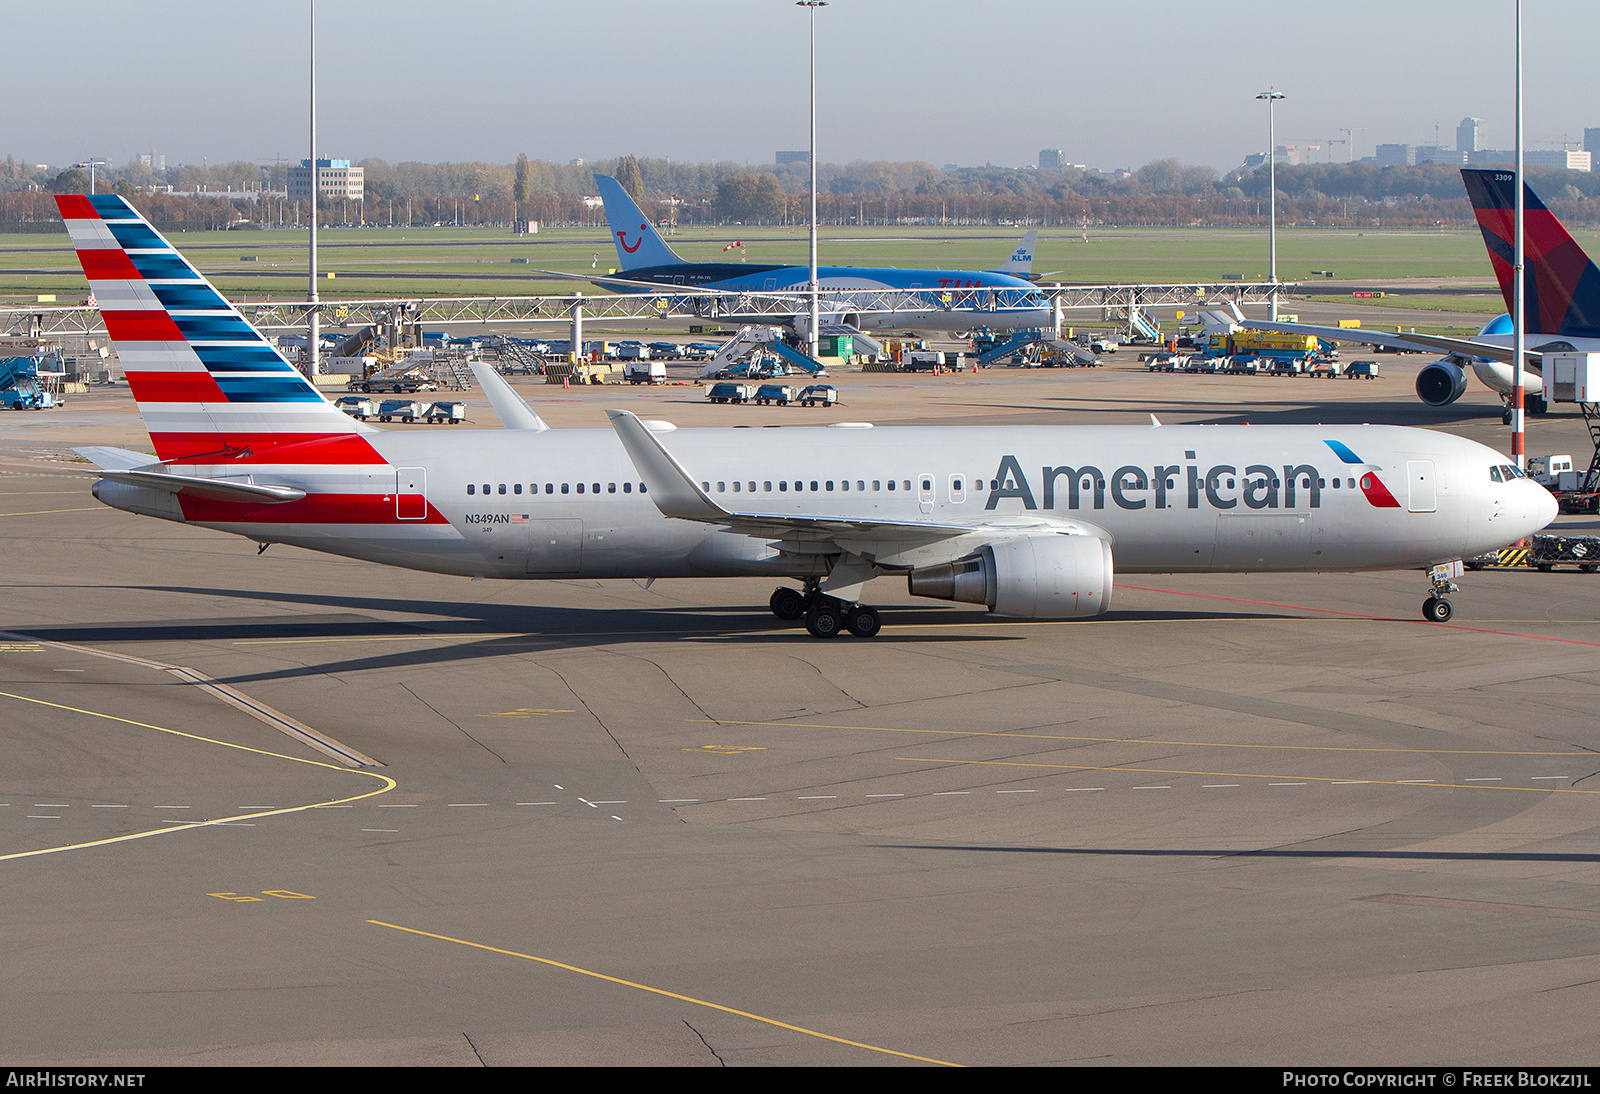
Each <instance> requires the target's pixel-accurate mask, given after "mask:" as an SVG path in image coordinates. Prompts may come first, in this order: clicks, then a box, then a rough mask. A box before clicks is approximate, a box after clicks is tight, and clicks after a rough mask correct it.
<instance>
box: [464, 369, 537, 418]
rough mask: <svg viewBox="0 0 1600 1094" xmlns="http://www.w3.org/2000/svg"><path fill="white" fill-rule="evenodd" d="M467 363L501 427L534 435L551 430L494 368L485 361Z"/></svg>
mask: <svg viewBox="0 0 1600 1094" xmlns="http://www.w3.org/2000/svg"><path fill="white" fill-rule="evenodd" d="M467 363H468V364H470V365H471V366H472V375H474V376H476V377H477V378H478V386H479V387H481V388H483V393H484V395H486V396H487V397H488V399H489V405H490V406H491V407H493V408H494V412H495V415H496V416H497V417H499V419H500V424H501V425H503V426H505V427H506V428H507V429H525V430H528V431H530V432H533V433H542V432H543V431H545V430H546V429H549V428H550V427H549V426H548V425H546V424H545V423H544V419H542V418H540V417H539V415H537V414H535V413H534V411H533V408H532V407H531V406H529V405H528V404H527V403H526V402H524V401H523V398H522V396H520V395H518V394H517V393H516V390H515V389H514V388H512V386H511V385H510V384H508V383H506V381H505V378H504V377H502V376H501V375H500V374H499V373H498V372H496V371H495V370H494V368H493V366H491V365H490V364H488V363H487V362H485V361H469V362H467Z"/></svg>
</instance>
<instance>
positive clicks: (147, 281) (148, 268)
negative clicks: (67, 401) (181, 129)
mask: <svg viewBox="0 0 1600 1094" xmlns="http://www.w3.org/2000/svg"><path fill="white" fill-rule="evenodd" d="M56 206H57V208H59V209H60V210H61V219H62V220H64V221H65V222H66V225H67V231H68V233H69V234H70V235H71V237H72V245H73V247H74V248H76V250H77V252H78V261H79V262H80V263H81V264H82V265H83V272H84V276H86V277H87V278H88V279H89V284H90V286H91V287H92V288H93V290H94V295H95V297H96V299H97V300H98V301H99V305H100V317H101V319H102V320H103V321H104V322H105V325H106V332H107V333H108V334H109V335H110V336H111V341H112V342H113V343H114V344H115V346H116V350H117V358H118V360H119V361H120V363H121V365H122V370H123V372H124V373H126V375H127V377H128V386H129V387H131V388H132V389H133V397H134V400H135V401H136V402H137V403H138V404H139V413H140V414H141V415H142V416H143V417H144V422H145V428H146V429H148V430H149V432H150V440H151V441H152V442H153V444H154V445H155V450H156V456H157V457H158V458H159V459H160V460H162V461H163V462H169V461H179V462H185V463H208V464H215V463H225V462H231V461H241V462H254V463H280V462H292V463H317V464H355V463H360V464H374V463H375V464H383V463H384V462H385V461H384V459H383V458H382V457H381V456H379V455H378V454H377V452H376V451H374V450H373V448H372V446H371V445H370V444H369V443H368V442H367V440H366V438H365V436H364V434H369V433H376V432H378V430H377V429H375V428H374V427H372V426H367V425H363V424H361V423H359V422H356V421H354V420H352V419H351V418H350V417H349V416H348V415H346V414H344V413H343V412H341V411H340V410H339V409H338V408H337V407H335V406H334V405H333V404H332V403H330V402H328V400H327V399H325V398H323V396H322V393H321V392H320V391H318V390H317V389H316V388H315V387H314V386H312V384H311V382H310V381H309V380H307V379H306V378H305V377H304V376H302V375H301V374H300V373H299V372H298V371H297V370H296V369H295V368H294V366H293V365H291V364H290V363H289V362H288V361H287V360H285V358H284V356H283V355H282V354H281V353H279V352H278V350H277V348H276V347H274V346H273V345H272V343H271V342H268V341H267V340H266V338H264V337H262V335H261V333H260V332H259V331H257V330H256V329H255V328H254V327H252V326H251V325H250V324H249V323H248V322H247V321H246V320H245V318H244V316H242V315H240V314H239V312H238V310H237V309H235V308H234V306H233V305H232V304H230V303H228V301H227V300H225V299H223V297H222V294H221V293H219V292H217V290H216V289H215V288H214V287H213V286H212V285H211V283H210V282H208V281H207V280H206V279H205V278H204V277H202V276H201V275H200V272H199V271H198V270H196V269H195V268H194V267H193V266H192V265H190V263H189V261H188V260H187V259H185V258H184V257H183V256H182V255H181V254H179V253H178V251H177V250H176V249H175V248H174V247H173V246H172V244H170V243H168V242H167V241H166V240H165V239H164V238H162V236H161V234H160V233H159V232H157V231H156V230H155V229H154V228H152V227H151V226H150V224H149V222H148V221H146V220H145V219H144V218H143V217H142V216H140V215H139V213H138V212H137V211H136V210H135V209H134V208H133V206H132V205H129V204H128V203H127V202H126V201H124V200H123V199H122V198H121V197H118V196H117V195H116V194H94V195H90V196H88V197H85V196H83V195H81V194H71V195H68V194H63V195H60V196H58V197H57V198H56ZM291 447H292V448H293V452H292V453H291V452H288V451H285V450H286V449H289V448H291Z"/></svg>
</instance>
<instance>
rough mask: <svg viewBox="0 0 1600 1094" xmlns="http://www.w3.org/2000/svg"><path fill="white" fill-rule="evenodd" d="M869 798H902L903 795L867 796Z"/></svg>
mask: <svg viewBox="0 0 1600 1094" xmlns="http://www.w3.org/2000/svg"><path fill="white" fill-rule="evenodd" d="M867 797H869V798H903V797H905V795H904V794H868V795H867Z"/></svg>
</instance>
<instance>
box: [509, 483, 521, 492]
mask: <svg viewBox="0 0 1600 1094" xmlns="http://www.w3.org/2000/svg"><path fill="white" fill-rule="evenodd" d="M511 492H512V493H513V494H520V493H522V484H521V483H520V482H519V483H517V484H516V485H515V486H513V487H512V488H511Z"/></svg>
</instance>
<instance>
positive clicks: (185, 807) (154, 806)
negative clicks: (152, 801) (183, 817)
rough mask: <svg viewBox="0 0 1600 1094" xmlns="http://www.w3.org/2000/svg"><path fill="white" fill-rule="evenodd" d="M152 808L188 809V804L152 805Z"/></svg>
mask: <svg viewBox="0 0 1600 1094" xmlns="http://www.w3.org/2000/svg"><path fill="white" fill-rule="evenodd" d="M150 808H151V809H187V808H189V807H188V806H187V805H152V806H151V807H150Z"/></svg>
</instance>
